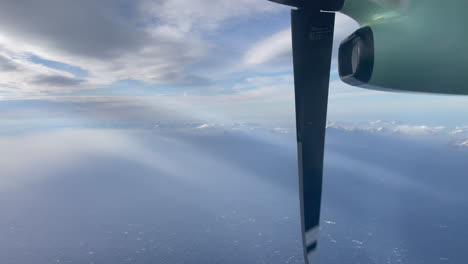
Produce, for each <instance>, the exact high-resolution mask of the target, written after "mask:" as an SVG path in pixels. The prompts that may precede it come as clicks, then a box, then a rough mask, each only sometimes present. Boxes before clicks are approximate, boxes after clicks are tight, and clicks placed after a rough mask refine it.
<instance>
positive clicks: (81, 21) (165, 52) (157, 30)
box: [0, 0, 279, 92]
mask: <svg viewBox="0 0 468 264" xmlns="http://www.w3.org/2000/svg"><path fill="white" fill-rule="evenodd" d="M278 8H279V7H278V6H277V5H274V4H272V3H263V2H262V3H260V2H257V1H241V2H238V1H237V2H232V1H227V0H223V1H216V3H213V2H212V1H197V2H193V1H187V0H171V1H166V0H165V1H150V0H138V1H124V0H121V1H110V0H105V1H98V2H96V1H91V0H85V1H80V2H79V3H78V2H76V1H69V0H67V1H58V0H46V1H41V2H40V3H39V2H37V1H26V2H24V1H23V2H18V1H11V0H7V1H4V2H3V3H2V8H1V10H0V45H1V49H0V52H4V53H8V54H12V55H13V56H14V57H16V58H17V60H21V61H22V63H27V62H28V55H30V54H32V55H34V56H38V57H40V58H44V59H47V60H51V61H57V62H61V63H65V64H68V65H73V66H77V67H79V68H81V69H84V70H86V71H88V72H89V74H90V76H89V77H88V78H87V81H88V82H90V83H93V84H96V85H97V86H96V87H103V86H105V85H107V84H110V83H112V82H115V81H119V80H128V79H131V80H140V81H144V82H148V83H164V84H197V83H198V84H204V83H207V82H208V80H207V77H206V76H199V75H196V74H194V73H192V72H191V71H190V70H189V69H188V68H189V67H192V66H193V65H194V64H196V63H199V62H201V61H203V60H206V59H207V58H208V57H209V56H210V54H209V50H210V49H211V48H212V47H213V45H214V44H213V43H212V42H211V41H210V40H208V39H206V38H205V37H204V35H206V34H211V33H210V32H215V31H216V30H219V29H220V28H221V27H222V26H223V23H225V22H226V21H228V20H230V19H236V20H239V19H242V18H243V17H248V16H252V15H254V14H261V13H271V12H276V11H277V10H279V9H278ZM207 10H210V11H209V14H210V15H207ZM0 66H1V67H2V68H1V69H3V72H6V71H7V70H8V71H11V70H13V69H14V70H16V71H17V72H18V74H23V75H28V74H30V73H29V72H28V71H26V70H23V69H17V68H13V67H14V65H12V64H11V63H10V62H9V61H5V59H4V58H3V57H2V59H1V60H0ZM7 77H8V76H6V77H5V78H3V80H6V81H8V80H9V78H7ZM67 77H73V76H65V77H64V76H61V77H56V78H55V80H51V79H50V78H54V77H50V76H37V78H36V79H39V80H42V79H48V80H51V82H40V81H39V82H33V83H28V78H25V86H26V85H27V86H29V87H28V88H26V89H25V87H23V86H19V87H18V86H15V85H13V86H12V85H6V84H3V85H2V87H3V89H10V90H14V88H16V89H20V90H22V91H24V90H26V91H25V92H30V91H32V90H37V87H36V86H37V85H39V84H42V87H44V86H47V84H49V83H56V84H57V83H60V81H58V80H59V79H61V81H62V82H63V83H64V84H67V85H66V86H70V85H71V84H73V86H75V87H76V88H81V86H82V84H83V83H82V82H80V81H79V80H74V81H72V80H70V81H64V80H65V79H64V78H67ZM41 89H42V90H43V91H44V90H46V89H49V88H41ZM16 92H17V91H16Z"/></svg>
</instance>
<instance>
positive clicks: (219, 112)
mask: <svg viewBox="0 0 468 264" xmlns="http://www.w3.org/2000/svg"><path fill="white" fill-rule="evenodd" d="M207 10H210V11H209V12H208V13H207ZM289 21H290V19H289V8H287V7H283V6H279V5H276V4H274V3H270V2H268V1H260V0H258V1H247V0H244V1H236V2H235V3H233V2H232V1H227V0H222V1H217V2H216V3H213V2H212V1H208V0H205V1H197V3H194V2H193V1H188V0H171V1H151V0H139V1H130V2H127V1H117V2H116V1H110V0H109V1H100V2H99V3H96V2H95V1H83V2H82V3H81V2H80V4H79V5H77V4H76V3H73V1H57V0H47V1H43V2H41V3H40V4H39V3H36V2H34V1H31V3H30V5H29V8H24V6H23V3H18V2H17V1H6V2H5V3H3V4H2V10H1V11H0V69H1V71H0V100H3V101H5V100H17V101H18V103H20V102H24V104H25V107H27V106H26V105H27V104H30V100H45V101H54V102H57V101H62V102H70V101H73V102H77V101H78V102H80V103H86V102H90V101H91V102H95V101H115V100H119V101H125V102H126V104H131V103H132V102H133V101H135V98H138V100H136V101H137V102H140V101H141V100H143V101H145V102H146V103H148V104H157V105H158V106H160V105H161V101H164V102H165V103H164V104H170V105H171V107H169V108H171V109H172V108H176V109H177V110H178V111H182V112H183V111H186V112H187V113H188V114H187V115H188V116H187V117H188V118H195V119H204V118H206V119H210V118H213V119H214V121H222V120H223V119H225V120H226V122H229V121H240V122H241V121H257V122H264V121H265V122H278V123H280V124H285V123H288V122H289V123H292V122H291V120H290V119H291V114H290V113H291V111H292V110H293V102H292V98H293V97H292V92H293V90H292V86H293V82H292V81H293V79H292V63H291V43H290V25H289ZM356 28H357V24H356V23H355V22H354V21H352V20H351V19H349V18H347V17H345V16H343V15H338V16H337V22H336V34H335V54H334V56H333V60H334V61H333V65H332V69H331V70H332V75H331V88H330V89H331V91H330V104H329V118H330V119H331V120H356V121H369V120H374V119H385V120H394V119H398V120H400V119H401V120H403V121H407V122H416V123H437V124H447V125H448V124H459V123H460V122H464V120H463V116H466V114H467V113H468V107H467V104H466V98H465V97H449V96H433V95H431V96H428V95H409V94H394V93H382V92H376V91H370V90H364V89H359V88H353V87H350V86H348V85H345V84H344V83H342V82H341V81H340V80H339V77H338V76H337V69H336V67H337V66H336V48H337V46H338V44H339V42H340V41H341V40H342V39H343V38H345V37H346V36H348V35H349V34H350V33H352V32H353V31H354V30H355V29H356ZM116 98H118V99H116ZM175 104H177V105H178V107H175ZM4 105H5V103H4ZM114 106H115V107H118V104H114ZM190 115H192V116H190Z"/></svg>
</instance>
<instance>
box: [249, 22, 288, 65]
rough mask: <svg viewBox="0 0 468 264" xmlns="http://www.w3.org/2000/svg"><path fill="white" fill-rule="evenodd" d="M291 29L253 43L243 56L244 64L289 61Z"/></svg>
mask: <svg viewBox="0 0 468 264" xmlns="http://www.w3.org/2000/svg"><path fill="white" fill-rule="evenodd" d="M291 45H292V43H291V29H290V28H289V29H285V30H282V31H279V32H277V33H275V34H273V35H272V36H270V37H267V38H266V39H263V40H261V41H259V42H257V43H255V44H254V45H253V46H252V47H251V48H250V49H249V50H248V51H247V53H246V54H245V55H244V62H245V63H246V64H262V63H266V62H270V61H272V60H281V61H284V60H285V59H290V58H291V56H292V49H291Z"/></svg>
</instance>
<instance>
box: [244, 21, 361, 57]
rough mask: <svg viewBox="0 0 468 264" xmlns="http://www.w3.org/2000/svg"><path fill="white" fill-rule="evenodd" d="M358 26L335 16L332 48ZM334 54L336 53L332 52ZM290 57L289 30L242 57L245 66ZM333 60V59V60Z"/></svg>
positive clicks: (266, 40) (261, 42)
mask: <svg viewBox="0 0 468 264" xmlns="http://www.w3.org/2000/svg"><path fill="white" fill-rule="evenodd" d="M357 27H358V24H357V23H356V22H355V21H354V20H352V19H351V18H349V17H347V16H345V15H342V14H340V13H337V14H336V21H335V34H334V43H333V48H334V50H336V49H337V48H338V46H339V43H340V42H341V41H342V40H343V39H344V38H345V37H347V36H348V35H349V34H351V33H352V32H353V31H354V30H355V29H356V28H357ZM334 53H336V52H334ZM291 57H292V41H291V29H290V28H288V29H283V30H281V31H279V32H276V33H274V34H273V35H271V36H269V37H266V38H265V39H263V40H260V41H259V42H257V43H255V44H254V45H252V46H251V47H250V49H249V50H248V51H247V52H246V53H245V55H244V63H246V64H264V63H284V61H285V60H286V59H289V60H290V58H291ZM334 59H335V58H334Z"/></svg>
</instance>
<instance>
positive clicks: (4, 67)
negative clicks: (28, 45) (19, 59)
mask: <svg viewBox="0 0 468 264" xmlns="http://www.w3.org/2000/svg"><path fill="white" fill-rule="evenodd" d="M16 69H17V68H16V65H15V64H14V63H13V62H12V61H11V60H9V59H8V58H6V57H4V56H1V55H0V72H9V71H14V70H16Z"/></svg>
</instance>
